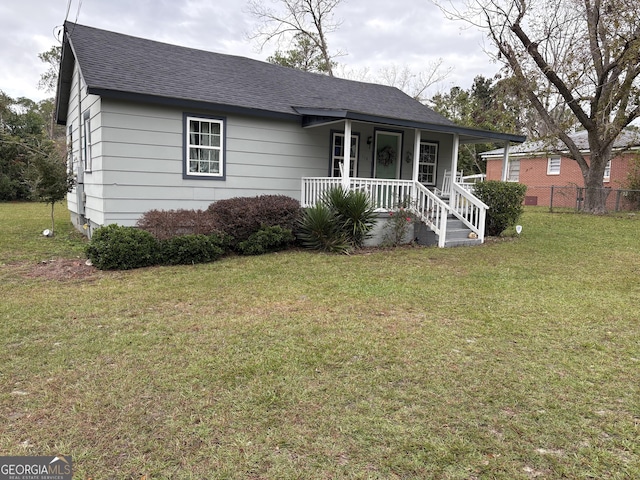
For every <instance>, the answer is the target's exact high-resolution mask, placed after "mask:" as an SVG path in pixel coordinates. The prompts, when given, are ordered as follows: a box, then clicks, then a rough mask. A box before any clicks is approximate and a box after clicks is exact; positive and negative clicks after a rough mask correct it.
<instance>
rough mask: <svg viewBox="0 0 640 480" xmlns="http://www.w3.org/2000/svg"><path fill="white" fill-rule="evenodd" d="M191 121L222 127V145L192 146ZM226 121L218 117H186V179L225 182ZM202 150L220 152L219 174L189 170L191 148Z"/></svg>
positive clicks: (184, 166) (184, 165)
mask: <svg viewBox="0 0 640 480" xmlns="http://www.w3.org/2000/svg"><path fill="white" fill-rule="evenodd" d="M191 121H196V122H208V123H210V124H217V125H219V126H220V145H219V146H212V145H195V144H191V135H190V125H191ZM225 123H226V122H225V119H224V118H218V117H205V116H197V115H185V122H184V164H183V168H184V171H183V175H184V177H185V178H204V179H218V180H223V179H225V177H226V145H225V143H226V132H225ZM192 147H194V148H200V149H205V150H217V151H219V152H220V157H219V158H220V170H219V172H217V173H209V172H191V171H190V170H189V161H190V159H191V155H190V151H191V148H192Z"/></svg>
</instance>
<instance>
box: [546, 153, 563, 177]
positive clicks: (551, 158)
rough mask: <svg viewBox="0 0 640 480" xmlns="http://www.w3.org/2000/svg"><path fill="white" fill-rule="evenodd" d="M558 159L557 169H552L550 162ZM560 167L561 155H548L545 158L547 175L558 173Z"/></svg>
mask: <svg viewBox="0 0 640 480" xmlns="http://www.w3.org/2000/svg"><path fill="white" fill-rule="evenodd" d="M555 160H557V161H558V171H555V170H552V162H553V161H555ZM561 168H562V157H557V156H556V157H549V158H548V159H547V175H560V169H561Z"/></svg>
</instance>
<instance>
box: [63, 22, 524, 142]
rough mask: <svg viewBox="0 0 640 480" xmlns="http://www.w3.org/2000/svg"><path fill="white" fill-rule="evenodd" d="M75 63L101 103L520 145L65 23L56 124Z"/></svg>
mask: <svg viewBox="0 0 640 480" xmlns="http://www.w3.org/2000/svg"><path fill="white" fill-rule="evenodd" d="M72 57H73V58H75V60H76V61H77V63H78V64H79V65H80V69H81V71H82V75H83V78H84V80H85V82H86V84H87V88H88V91H89V93H94V94H97V95H102V96H112V97H122V98H129V99H138V100H146V101H158V102H161V103H173V104H175V105H182V106H184V107H187V106H188V107H189V108H198V107H201V108H205V109H206V108H210V109H223V110H224V109H227V110H231V111H233V110H235V111H243V112H246V113H255V114H259V113H263V114H264V113H268V114H270V115H274V114H275V115H282V116H291V117H292V118H294V117H298V118H301V117H302V118H306V119H310V118H311V119H313V118H318V117H324V119H327V118H332V117H335V118H338V117H342V118H345V116H349V118H354V119H359V120H366V119H367V118H370V119H371V120H372V121H381V122H385V123H390V124H392V125H404V126H415V127H416V128H424V127H425V126H432V127H434V129H436V130H440V131H447V132H454V131H456V130H459V132H458V133H461V134H466V135H469V138H472V137H475V136H480V137H482V134H483V133H489V134H490V135H492V136H495V138H503V139H505V140H512V141H523V140H524V137H518V136H514V135H508V134H499V133H494V132H482V131H479V130H474V129H468V128H464V127H459V126H456V125H455V124H454V123H453V122H451V121H450V120H448V119H447V118H445V117H443V116H442V115H440V114H438V113H436V112H435V111H433V110H432V109H430V108H429V107H427V106H425V105H423V104H421V103H420V102H418V101H416V100H414V99H413V98H411V97H409V96H408V95H406V94H405V93H403V92H402V91H400V90H399V89H397V88H395V87H388V86H384V85H376V84H372V83H364V82H356V81H352V80H345V79H340V78H335V77H329V76H326V75H322V74H317V73H309V72H303V71H300V70H295V69H292V68H287V67H281V66H279V65H273V64H270V63H265V62H261V61H257V60H252V59H249V58H244V57H238V56H233V55H223V54H219V53H213V52H207V51H203V50H195V49H192V48H185V47H180V46H176V45H170V44H166V43H160V42H156V41H152V40H147V39H143V38H138V37H132V36H129V35H123V34H119V33H114V32H110V31H106V30H100V29H97V28H92V27H87V26H83V25H78V24H74V23H69V22H67V23H65V42H64V47H63V55H62V61H61V71H60V84H59V86H58V101H57V107H58V114H57V115H58V121H59V122H60V123H65V121H66V114H67V112H66V109H67V107H66V101H67V100H68V98H69V88H70V84H71V82H70V80H71V74H72V68H73V58H72ZM310 123H313V122H312V121H311V122H310ZM478 134H480V135H478Z"/></svg>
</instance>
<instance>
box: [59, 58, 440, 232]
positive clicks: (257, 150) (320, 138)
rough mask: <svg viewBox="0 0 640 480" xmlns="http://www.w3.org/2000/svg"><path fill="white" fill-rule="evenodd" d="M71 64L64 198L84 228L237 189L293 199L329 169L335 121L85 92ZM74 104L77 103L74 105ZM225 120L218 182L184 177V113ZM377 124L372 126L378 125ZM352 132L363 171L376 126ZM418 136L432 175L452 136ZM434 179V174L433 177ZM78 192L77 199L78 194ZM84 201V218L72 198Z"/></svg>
mask: <svg viewBox="0 0 640 480" xmlns="http://www.w3.org/2000/svg"><path fill="white" fill-rule="evenodd" d="M78 82H82V80H81V76H80V74H79V71H78V69H77V68H76V69H75V72H74V76H73V85H72V87H71V88H72V90H71V96H70V101H69V112H68V117H67V125H68V126H71V128H72V131H73V145H72V152H73V158H74V162H75V168H76V170H78V179H79V180H80V181H82V182H83V185H81V186H78V187H76V188H75V189H74V191H72V192H71V193H70V194H69V195H68V206H69V210H70V211H71V213H72V218H74V219H75V223H76V224H77V225H78V226H81V225H82V224H83V223H85V222H86V223H88V224H89V225H90V226H91V228H92V229H93V228H95V227H97V226H100V225H107V224H111V223H118V224H121V225H135V223H136V221H137V220H138V219H139V218H140V216H141V215H142V214H143V213H144V212H147V211H149V210H153V209H158V210H170V209H205V208H207V207H208V206H209V205H210V204H211V203H212V202H215V201H217V200H221V199H227V198H233V197H238V196H256V195H264V194H282V195H287V196H290V197H293V198H296V199H299V198H300V189H301V178H302V177H325V176H327V175H330V168H329V167H330V160H331V137H332V135H331V132H332V131H340V130H342V129H343V128H344V125H343V124H342V123H335V124H331V125H327V126H323V127H316V128H308V129H304V128H302V127H301V125H300V124H299V123H298V122H290V121H283V120H274V119H268V118H262V117H248V116H241V115H224V114H222V113H220V112H205V111H184V110H182V109H180V108H171V107H164V106H158V105H151V104H137V103H130V102H125V101H119V100H113V99H108V98H100V97H97V96H94V95H88V94H87V93H86V88H85V86H84V85H83V84H81V85H80V88H78ZM78 102H80V104H79V103H78ZM85 112H89V116H90V119H91V120H90V121H91V141H92V150H91V153H92V168H91V171H86V172H83V167H84V161H85V159H84V151H83V142H84V138H83V122H84V115H85ZM185 114H186V115H189V114H193V115H199V116H211V117H212V118H224V120H225V138H226V165H225V167H226V168H225V174H226V178H225V179H224V180H221V179H217V178H185V177H184V176H183V162H184V159H183V158H184V152H183V148H184V147H183V142H184V131H183V130H184V115H185ZM382 128H384V127H382V126H377V129H379V130H380V129H382ZM353 132H354V133H358V134H359V136H360V144H359V155H358V171H357V175H358V176H359V177H370V176H371V173H372V165H373V158H374V152H373V143H372V144H371V145H368V144H367V139H368V137H372V136H374V125H371V124H363V123H355V122H354V124H353ZM422 139H423V140H426V141H438V142H439V145H440V149H439V162H438V178H441V176H442V172H443V171H444V169H445V168H449V166H450V162H451V151H452V150H451V144H452V135H446V134H440V133H431V132H422ZM403 142H404V143H403V152H402V157H401V158H402V162H403V163H402V178H406V179H410V178H411V175H412V169H413V167H412V164H411V163H406V162H405V158H406V153H407V152H413V144H414V131H413V129H408V130H406V131H405V134H404V140H403ZM438 182H439V180H438ZM78 188H81V189H82V188H83V189H84V196H82V195H78V194H77V192H78ZM81 198H84V204H85V208H84V216H82V215H81V208H80V206H79V204H78V203H79V201H80V199H81Z"/></svg>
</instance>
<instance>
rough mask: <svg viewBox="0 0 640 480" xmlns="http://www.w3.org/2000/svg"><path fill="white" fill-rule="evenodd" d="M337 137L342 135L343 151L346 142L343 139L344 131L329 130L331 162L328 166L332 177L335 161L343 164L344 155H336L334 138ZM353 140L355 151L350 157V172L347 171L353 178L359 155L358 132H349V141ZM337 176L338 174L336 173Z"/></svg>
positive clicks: (356, 171) (356, 172) (356, 169)
mask: <svg viewBox="0 0 640 480" xmlns="http://www.w3.org/2000/svg"><path fill="white" fill-rule="evenodd" d="M338 137H342V139H343V140H342V148H343V151H345V150H347V145H346V142H345V141H344V132H342V133H341V132H331V164H330V165H329V168H330V169H331V172H330V175H331V176H332V177H335V173H336V172H335V169H334V165H336V162H338V163H340V162H343V165H344V155H336V138H338ZM354 140H355V142H356V151H355V156H352V157H351V164H350V165H351V170H352V172H349V177H351V178H353V177H355V176H356V175H357V174H358V157H359V156H360V134H359V133H352V134H351V141H352V142H353V141H354ZM349 152H351V145H349ZM338 176H340V175H339V174H338Z"/></svg>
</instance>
